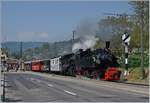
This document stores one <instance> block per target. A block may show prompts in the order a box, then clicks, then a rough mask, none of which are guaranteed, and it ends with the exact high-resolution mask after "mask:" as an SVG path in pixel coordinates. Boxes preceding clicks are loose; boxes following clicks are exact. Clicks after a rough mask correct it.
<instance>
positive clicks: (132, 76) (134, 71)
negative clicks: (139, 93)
mask: <svg viewBox="0 0 150 103" xmlns="http://www.w3.org/2000/svg"><path fill="white" fill-rule="evenodd" d="M119 70H121V71H123V69H121V68H119ZM144 70H145V78H144V79H141V74H142V72H141V68H140V67H136V68H130V69H129V75H128V77H127V81H128V82H137V83H144V84H149V68H148V67H147V68H145V69H144ZM122 73H123V72H122Z"/></svg>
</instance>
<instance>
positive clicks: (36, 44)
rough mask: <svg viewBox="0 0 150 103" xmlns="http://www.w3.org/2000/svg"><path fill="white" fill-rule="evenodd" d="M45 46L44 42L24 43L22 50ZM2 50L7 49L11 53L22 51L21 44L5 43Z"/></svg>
mask: <svg viewBox="0 0 150 103" xmlns="http://www.w3.org/2000/svg"><path fill="white" fill-rule="evenodd" d="M43 44H44V42H22V49H23V51H25V50H27V49H30V48H35V47H40V46H42V45H43ZM1 45H2V48H7V49H8V50H9V51H10V52H11V53H13V52H18V51H20V42H5V43H2V44H1Z"/></svg>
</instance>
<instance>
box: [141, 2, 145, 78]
mask: <svg viewBox="0 0 150 103" xmlns="http://www.w3.org/2000/svg"><path fill="white" fill-rule="evenodd" d="M140 15H141V23H140V24H141V35H140V37H141V40H140V41H141V72H142V76H141V79H144V46H143V33H144V32H143V28H144V21H143V19H144V1H143V0H142V1H141V12H140Z"/></svg>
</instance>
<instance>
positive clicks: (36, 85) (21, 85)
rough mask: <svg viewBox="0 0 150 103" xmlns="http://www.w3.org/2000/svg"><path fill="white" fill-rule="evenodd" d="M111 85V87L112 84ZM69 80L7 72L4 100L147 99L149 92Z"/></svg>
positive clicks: (126, 100)
mask: <svg viewBox="0 0 150 103" xmlns="http://www.w3.org/2000/svg"><path fill="white" fill-rule="evenodd" d="M112 88H113V87H112ZM112 88H109V87H107V86H106V87H105V86H96V85H93V83H92V84H90V81H89V84H88V85H87V83H86V82H85V83H84V81H82V82H81V81H80V80H78V81H77V80H76V82H75V81H74V80H73V79H72V80H71V81H68V80H67V78H66V79H63V80H62V79H56V78H47V77H44V76H40V75H34V74H30V73H29V74H28V73H7V74H6V102H148V100H149V98H148V95H146V94H142V93H135V92H129V91H125V90H120V89H116V88H114V89H112Z"/></svg>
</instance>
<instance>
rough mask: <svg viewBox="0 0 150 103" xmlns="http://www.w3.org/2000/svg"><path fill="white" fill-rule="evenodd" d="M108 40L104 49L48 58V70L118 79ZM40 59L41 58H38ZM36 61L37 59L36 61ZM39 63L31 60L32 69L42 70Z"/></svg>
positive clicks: (115, 59) (115, 61) (97, 77)
mask: <svg viewBox="0 0 150 103" xmlns="http://www.w3.org/2000/svg"><path fill="white" fill-rule="evenodd" d="M109 45H110V42H106V47H105V48H104V49H101V48H100V49H96V50H91V49H87V50H85V51H83V50H82V49H80V50H79V51H77V52H76V53H70V54H67V55H63V56H59V57H56V58H52V59H50V60H49V62H50V65H49V66H48V67H49V70H48V71H49V72H51V73H57V74H61V75H69V76H77V75H79V76H85V77H88V78H93V79H104V80H119V78H120V74H121V72H120V71H119V70H118V69H116V66H117V64H118V63H117V58H116V57H115V56H114V55H113V54H112V53H111V51H110V49H109ZM40 61H42V60H40ZM37 62H38V61H37ZM42 66H43V65H41V63H35V61H34V63H33V65H32V62H31V69H32V70H33V71H42V69H41V67H42Z"/></svg>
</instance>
